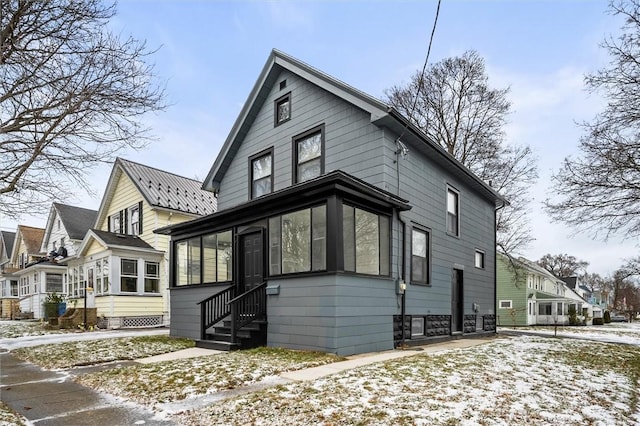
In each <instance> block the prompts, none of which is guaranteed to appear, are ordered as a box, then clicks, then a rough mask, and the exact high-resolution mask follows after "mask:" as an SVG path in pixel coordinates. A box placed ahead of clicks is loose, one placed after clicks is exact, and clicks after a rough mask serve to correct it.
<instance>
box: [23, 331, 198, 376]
mask: <svg viewBox="0 0 640 426" xmlns="http://www.w3.org/2000/svg"><path fill="white" fill-rule="evenodd" d="M193 346H194V342H193V340H189V339H178V338H174V337H169V336H163V335H160V336H137V337H121V338H116V339H108V340H85V341H73V342H65V343H56V344H50V345H40V346H34V347H28V348H19V349H15V350H13V351H11V353H12V354H13V355H15V356H17V357H18V358H20V359H23V360H25V361H29V362H31V363H34V364H38V365H40V366H42V367H44V368H69V367H75V366H81V365H92V364H100V363H104V362H110V361H117V360H132V359H137V358H145V357H148V356H153V355H159V354H164V353H167V352H173V351H178V350H180V349H186V348H191V347H193Z"/></svg>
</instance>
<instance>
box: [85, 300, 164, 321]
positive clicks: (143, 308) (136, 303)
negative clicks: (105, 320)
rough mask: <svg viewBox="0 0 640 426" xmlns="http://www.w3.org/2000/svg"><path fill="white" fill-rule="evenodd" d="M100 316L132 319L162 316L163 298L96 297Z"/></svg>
mask: <svg viewBox="0 0 640 426" xmlns="http://www.w3.org/2000/svg"><path fill="white" fill-rule="evenodd" d="M96 308H97V312H98V316H101V315H105V316H107V317H130V316H148V315H162V314H163V309H164V305H163V302H162V297H161V296H96Z"/></svg>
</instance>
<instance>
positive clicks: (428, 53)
mask: <svg viewBox="0 0 640 426" xmlns="http://www.w3.org/2000/svg"><path fill="white" fill-rule="evenodd" d="M440 2H441V0H438V6H437V7H436V16H435V19H434V20H433V27H432V28H431V36H430V37H429V46H428V48H427V56H426V57H425V59H424V65H423V66H422V72H421V73H420V78H419V79H418V87H417V88H416V95H415V98H414V99H413V105H412V106H411V112H410V113H409V116H408V117H407V124H405V126H404V129H402V133H401V134H400V136H398V139H397V141H400V138H401V137H402V136H404V134H405V132H406V131H407V127H408V126H409V122H410V120H411V117H413V113H414V112H415V110H416V105H417V104H418V97H419V96H420V88H421V87H422V83H423V81H424V74H425V72H426V70H427V64H428V63H429V55H430V54H431V46H432V45H433V36H434V34H435V33H436V26H437V25H438V16H439V15H440Z"/></svg>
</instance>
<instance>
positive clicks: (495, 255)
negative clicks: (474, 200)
mask: <svg viewBox="0 0 640 426" xmlns="http://www.w3.org/2000/svg"><path fill="white" fill-rule="evenodd" d="M500 201H501V204H500V205H499V206H498V207H496V208H495V211H494V214H493V230H494V232H493V234H494V235H495V237H494V238H495V239H496V240H497V235H498V210H501V209H503V208H505V207H506V205H507V202H506V201H504V200H500ZM497 297H498V242H497V241H495V242H494V244H493V315H494V317H495V324H494V326H495V330H494V334H496V333H497V332H498V305H497V303H498V302H496V299H497ZM527 312H528V311H527ZM483 326H484V322H483ZM483 328H484V327H483ZM483 331H484V330H483Z"/></svg>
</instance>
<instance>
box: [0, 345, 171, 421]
mask: <svg viewBox="0 0 640 426" xmlns="http://www.w3.org/2000/svg"><path fill="white" fill-rule="evenodd" d="M0 365H1V366H2V371H1V374H0V379H1V381H0V383H1V384H0V397H1V398H0V399H1V400H2V402H4V403H5V404H6V405H7V406H8V407H9V408H11V409H12V410H13V411H15V412H16V413H18V414H20V415H22V416H24V417H25V418H26V419H27V420H29V422H30V424H33V425H44V426H70V425H73V426H83V425H87V426H96V425H101V426H121V425H163V426H167V425H173V424H174V423H173V422H170V421H167V420H165V419H162V418H157V417H156V414H155V413H153V412H151V411H149V410H147V409H146V408H144V407H142V406H139V405H136V404H133V403H129V402H123V401H120V400H116V399H115V398H112V397H108V396H107V395H103V394H100V393H99V392H96V391H94V390H93V389H89V388H86V387H84V386H82V385H79V384H78V383H75V382H73V381H72V380H71V378H70V376H69V373H68V372H64V371H47V370H43V369H42V368H40V367H37V366H35V365H33V364H30V363H28V362H24V361H20V360H18V359H17V358H15V357H14V356H13V355H11V354H10V353H7V352H5V353H0ZM115 366H116V365H115V364H114V367H115Z"/></svg>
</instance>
